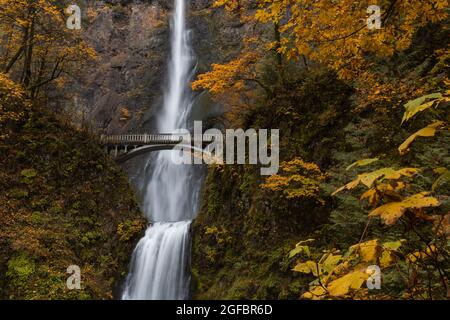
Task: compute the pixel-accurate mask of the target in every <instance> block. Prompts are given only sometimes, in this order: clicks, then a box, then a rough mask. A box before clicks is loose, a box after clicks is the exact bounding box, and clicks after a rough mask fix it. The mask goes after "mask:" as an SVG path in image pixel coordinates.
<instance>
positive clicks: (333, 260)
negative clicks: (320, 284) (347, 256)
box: [322, 254, 342, 273]
mask: <svg viewBox="0 0 450 320" xmlns="http://www.w3.org/2000/svg"><path fill="white" fill-rule="evenodd" d="M341 259H342V255H340V254H336V255H333V254H329V255H328V256H327V257H326V259H325V261H324V262H323V263H322V269H323V271H325V272H326V273H330V272H331V271H332V270H333V269H334V268H335V267H336V265H337V264H338V263H339V262H340V261H341Z"/></svg>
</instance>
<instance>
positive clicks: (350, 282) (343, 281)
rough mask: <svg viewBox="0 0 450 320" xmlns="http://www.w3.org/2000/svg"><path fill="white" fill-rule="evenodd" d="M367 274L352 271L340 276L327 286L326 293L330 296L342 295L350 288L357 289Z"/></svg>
mask: <svg viewBox="0 0 450 320" xmlns="http://www.w3.org/2000/svg"><path fill="white" fill-rule="evenodd" d="M368 277H369V275H368V274H367V273H365V272H362V271H353V272H351V273H349V274H346V275H345V276H343V277H340V278H338V279H336V280H334V281H332V282H330V283H329V284H328V286H327V289H328V293H329V294H330V295H332V296H336V297H338V296H344V295H346V294H348V293H349V292H350V290H357V289H359V288H361V286H362V284H363V283H364V281H366V280H367V278H368Z"/></svg>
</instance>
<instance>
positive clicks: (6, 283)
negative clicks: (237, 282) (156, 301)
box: [0, 106, 145, 300]
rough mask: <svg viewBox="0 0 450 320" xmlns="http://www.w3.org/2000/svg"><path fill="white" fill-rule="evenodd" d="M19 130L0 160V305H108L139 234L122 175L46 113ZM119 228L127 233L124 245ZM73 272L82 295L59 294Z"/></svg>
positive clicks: (27, 118)
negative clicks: (77, 268)
mask: <svg viewBox="0 0 450 320" xmlns="http://www.w3.org/2000/svg"><path fill="white" fill-rule="evenodd" d="M22 122H23V125H21V126H15V127H14V128H13V129H11V130H12V131H10V134H9V135H8V136H7V138H6V139H4V140H2V147H3V149H4V151H5V152H1V153H0V166H1V167H2V172H1V173H0V174H1V179H0V206H1V208H2V214H1V215H0V298H3V299H5V298H9V299H83V300H84V299H109V298H112V297H113V290H114V289H115V288H116V287H117V285H118V284H119V283H120V282H121V281H123V279H124V276H125V275H126V272H127V269H128V263H129V259H130V257H131V253H132V251H133V249H134V246H135V244H136V242H137V241H138V239H139V237H140V235H141V233H142V232H143V231H144V228H145V221H144V219H143V218H142V214H141V212H140V210H139V207H138V205H137V203H136V201H135V198H134V194H133V191H132V189H131V187H130V185H129V184H128V180H127V177H126V175H125V173H123V172H122V170H120V168H117V167H116V165H115V164H114V163H113V162H112V160H110V159H109V158H108V156H107V155H105V154H103V152H102V151H101V147H100V146H99V145H98V143H97V141H96V140H95V138H93V137H91V136H90V135H89V134H87V133H85V132H80V131H78V130H76V129H74V128H72V127H70V126H68V125H66V124H64V123H62V122H60V120H59V119H57V118H55V116H54V115H53V114H50V113H49V112H47V111H46V110H45V109H41V108H39V107H38V106H35V107H33V109H31V111H30V112H29V113H27V114H24V118H23V119H22ZM2 129H3V128H2ZM0 135H1V133H0ZM17 150H20V151H19V152H17ZM130 221H131V222H132V223H131V224H130ZM119 224H123V225H126V226H128V225H129V226H130V228H128V229H127V234H126V236H125V237H121V236H119V235H118V234H117V225H119ZM74 264H75V265H78V266H80V268H81V277H82V288H81V290H68V289H67V287H66V279H67V277H68V276H69V275H68V274H67V273H66V270H67V267H68V266H70V265H74Z"/></svg>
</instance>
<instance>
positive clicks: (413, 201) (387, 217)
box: [369, 192, 439, 225]
mask: <svg viewBox="0 0 450 320" xmlns="http://www.w3.org/2000/svg"><path fill="white" fill-rule="evenodd" d="M428 195H429V192H421V193H418V194H415V195H413V196H410V197H408V198H405V199H404V200H402V201H399V202H390V203H387V204H385V205H382V206H381V207H378V208H377V209H375V210H373V211H372V212H371V213H370V214H369V217H375V216H380V217H381V219H382V220H383V222H384V223H385V224H387V225H392V224H394V223H395V222H397V220H398V219H400V218H401V217H402V216H403V214H404V213H405V212H406V211H407V210H408V209H421V208H427V207H437V206H439V200H438V199H436V198H434V197H430V196H428Z"/></svg>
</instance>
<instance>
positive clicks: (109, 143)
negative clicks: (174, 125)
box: [100, 133, 214, 163]
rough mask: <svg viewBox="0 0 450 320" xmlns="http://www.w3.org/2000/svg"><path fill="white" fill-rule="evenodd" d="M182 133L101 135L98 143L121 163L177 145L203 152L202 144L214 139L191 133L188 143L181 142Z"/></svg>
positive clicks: (170, 148)
mask: <svg viewBox="0 0 450 320" xmlns="http://www.w3.org/2000/svg"><path fill="white" fill-rule="evenodd" d="M183 137H185V135H184V134H181V133H180V134H176V133H150V134H147V133H145V134H119V135H101V137H100V143H101V144H102V145H103V146H104V147H105V151H106V152H107V153H108V154H112V155H113V157H114V158H115V160H116V162H118V163H123V162H125V161H127V160H129V159H132V158H134V157H136V156H138V155H142V154H145V153H148V152H153V151H159V150H172V149H173V148H174V147H175V146H177V145H179V146H182V147H184V148H186V149H190V150H192V151H193V152H194V151H198V152H203V149H202V148H199V147H198V146H200V145H201V146H202V147H203V146H204V145H205V144H206V145H207V144H209V143H211V142H213V141H214V137H213V136H212V135H203V134H195V135H193V134H191V139H190V141H191V143H190V144H181V143H182V142H183Z"/></svg>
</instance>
